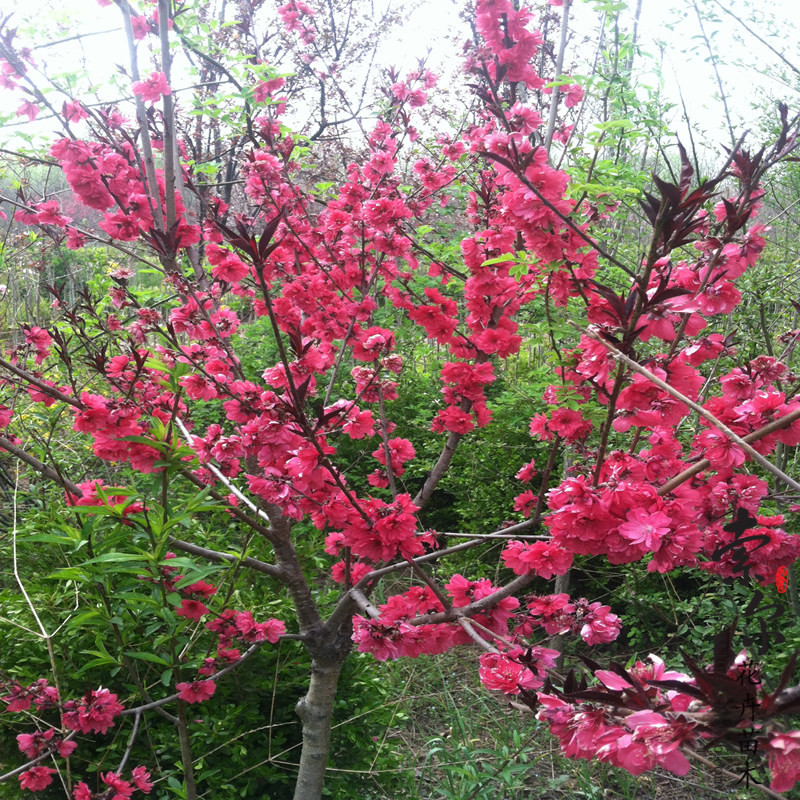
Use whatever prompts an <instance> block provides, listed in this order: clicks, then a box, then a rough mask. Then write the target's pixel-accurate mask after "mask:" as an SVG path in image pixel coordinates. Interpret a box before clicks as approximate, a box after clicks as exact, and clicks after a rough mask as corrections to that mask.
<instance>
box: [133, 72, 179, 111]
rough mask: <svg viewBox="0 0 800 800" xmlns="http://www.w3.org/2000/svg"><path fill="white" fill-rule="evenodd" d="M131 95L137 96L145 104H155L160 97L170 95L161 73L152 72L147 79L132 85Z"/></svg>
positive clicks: (165, 78) (170, 90)
mask: <svg viewBox="0 0 800 800" xmlns="http://www.w3.org/2000/svg"><path fill="white" fill-rule="evenodd" d="M133 93H134V94H136V95H139V96H140V97H141V98H142V100H143V101H144V102H145V103H157V102H158V101H159V100H160V99H161V96H162V95H170V94H172V89H170V87H169V84H168V83H167V76H166V75H165V74H164V73H163V72H153V73H151V74H150V77H149V78H145V80H143V81H137V82H136V83H134V84H133Z"/></svg>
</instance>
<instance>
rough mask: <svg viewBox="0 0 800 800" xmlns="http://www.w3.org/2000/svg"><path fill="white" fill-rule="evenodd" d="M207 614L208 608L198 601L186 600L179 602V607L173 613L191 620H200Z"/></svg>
mask: <svg viewBox="0 0 800 800" xmlns="http://www.w3.org/2000/svg"><path fill="white" fill-rule="evenodd" d="M208 613H210V612H209V610H208V607H207V606H205V605H203V603H201V602H200V601H199V600H188V599H186V598H184V599H183V600H181V607H180V608H179V609H178V610H177V611H176V612H175V614H176V615H177V616H179V617H186V619H193V620H200V619H202V618H203V617H204V616H205V615H206V614H208Z"/></svg>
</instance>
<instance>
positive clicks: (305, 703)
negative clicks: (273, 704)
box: [294, 658, 342, 800]
mask: <svg viewBox="0 0 800 800" xmlns="http://www.w3.org/2000/svg"><path fill="white" fill-rule="evenodd" d="M341 670H342V661H341V660H340V659H336V660H330V659H324V658H315V659H313V660H312V662H311V682H310V683H309V686H308V692H307V693H306V696H305V697H303V698H302V699H301V700H300V702H299V703H298V704H297V708H296V709H295V710H296V711H297V715H298V716H299V717H300V719H301V720H302V721H303V749H302V752H301V754H300V771H299V773H298V775H297V785H296V786H295V789H294V800H320V798H321V797H322V784H323V782H324V780H325V766H326V764H327V763H328V752H329V751H330V745H331V725H332V722H333V702H334V700H335V699H336V687H337V684H338V682H339V673H340V672H341Z"/></svg>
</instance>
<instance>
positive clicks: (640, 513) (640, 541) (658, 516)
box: [619, 508, 671, 550]
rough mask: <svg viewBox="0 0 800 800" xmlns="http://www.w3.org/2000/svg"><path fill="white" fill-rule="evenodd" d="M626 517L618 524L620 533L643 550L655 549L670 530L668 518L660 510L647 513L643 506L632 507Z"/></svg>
mask: <svg viewBox="0 0 800 800" xmlns="http://www.w3.org/2000/svg"><path fill="white" fill-rule="evenodd" d="M626 519H627V522H625V523H623V524H622V525H620V526H619V532H620V535H621V536H624V537H625V538H626V539H628V541H630V542H632V543H633V544H636V545H640V546H641V547H643V548H644V549H645V550H655V549H656V548H657V547H658V544H659V542H660V541H661V538H662V537H663V536H664V535H665V534H667V533H669V530H670V524H671V520H670V518H669V517H668V516H667V515H666V514H662V513H661V512H660V511H656V512H655V513H649V512H647V511H645V510H644V509H643V508H634V509H632V510H631V511H629V512H628V515H627V517H626Z"/></svg>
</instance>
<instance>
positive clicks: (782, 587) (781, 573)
mask: <svg viewBox="0 0 800 800" xmlns="http://www.w3.org/2000/svg"><path fill="white" fill-rule="evenodd" d="M788 586H789V570H788V569H786V567H784V566H780V567H778V571H777V572H776V573H775V588H776V589H777V590H778V591H779V592H780V593H781V594H783V593H784V592H785V591H786V589H787V588H788Z"/></svg>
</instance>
